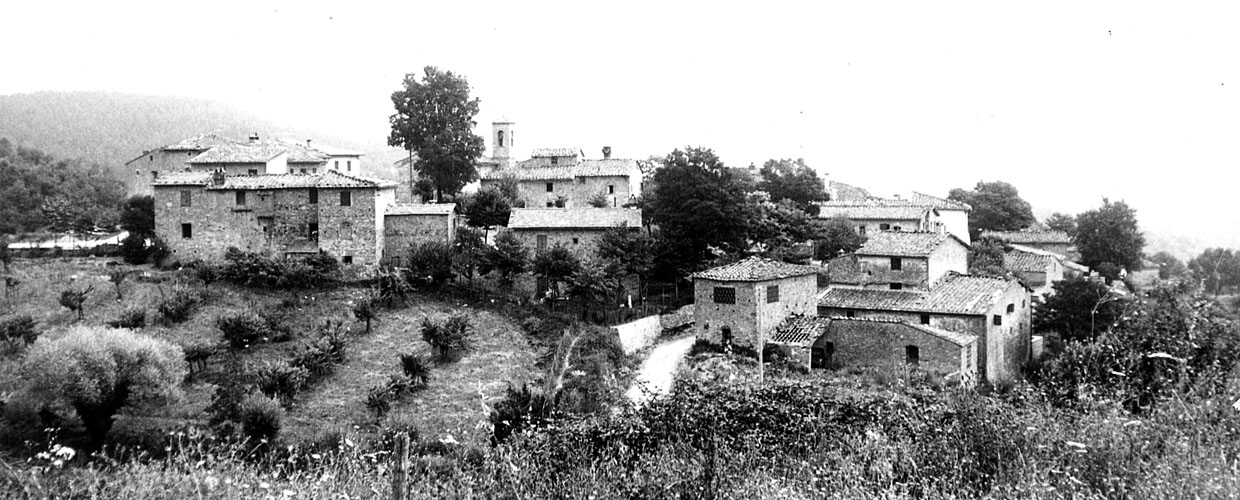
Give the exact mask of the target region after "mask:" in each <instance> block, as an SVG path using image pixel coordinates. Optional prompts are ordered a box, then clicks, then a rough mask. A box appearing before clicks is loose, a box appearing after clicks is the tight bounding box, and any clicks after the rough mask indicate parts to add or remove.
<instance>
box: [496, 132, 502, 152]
mask: <svg viewBox="0 0 1240 500" xmlns="http://www.w3.org/2000/svg"><path fill="white" fill-rule="evenodd" d="M496 136H497V137H498V139H497V140H496V141H495V142H496V143H498V144H499V147H501V148H502V147H504V131H503V130H501V131H499V133H498V134H496Z"/></svg>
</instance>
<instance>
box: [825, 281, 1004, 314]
mask: <svg viewBox="0 0 1240 500" xmlns="http://www.w3.org/2000/svg"><path fill="white" fill-rule="evenodd" d="M1013 284H1017V285H1019V284H1020V282H1019V281H1016V280H1015V279H1014V278H994V277H984V276H970V275H966V274H957V273H954V272H951V273H948V274H947V275H946V277H945V278H944V279H943V280H942V281H940V282H939V283H936V284H935V285H934V286H933V287H931V288H930V291H923V292H915V291H902V290H875V289H856V288H832V289H829V290H827V292H826V293H824V294H822V296H821V298H820V300H819V302H818V305H821V306H826V307H835V308H840V309H865V310H873V311H911V312H934V313H945V314H969V315H977V314H985V313H986V311H988V310H990V308H991V307H992V306H994V304H995V301H997V300H999V297H1000V296H1001V295H1003V292H1005V291H1007V289H1008V288H1009V287H1011V286H1012V285H1013ZM1020 286H1024V285H1020Z"/></svg>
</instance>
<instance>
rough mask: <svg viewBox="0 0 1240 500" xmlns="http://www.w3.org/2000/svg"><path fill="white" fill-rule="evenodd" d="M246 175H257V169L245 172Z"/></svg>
mask: <svg viewBox="0 0 1240 500" xmlns="http://www.w3.org/2000/svg"><path fill="white" fill-rule="evenodd" d="M247 173H249V174H250V175H258V170H257V169H253V168H251V169H250V170H249V172H247Z"/></svg>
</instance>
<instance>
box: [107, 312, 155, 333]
mask: <svg viewBox="0 0 1240 500" xmlns="http://www.w3.org/2000/svg"><path fill="white" fill-rule="evenodd" d="M108 326H110V327H112V328H129V329H131V330H136V329H138V328H142V327H144V326H146V309H143V308H141V307H130V308H127V309H125V310H124V311H122V312H121V315H120V316H117V317H116V319H114V320H112V321H109V322H108Z"/></svg>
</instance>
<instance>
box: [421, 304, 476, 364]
mask: <svg viewBox="0 0 1240 500" xmlns="http://www.w3.org/2000/svg"><path fill="white" fill-rule="evenodd" d="M421 331H422V340H423V341H425V342H426V343H427V344H430V346H431V349H432V350H434V351H435V354H436V357H438V359H439V360H440V361H449V360H451V359H452V353H453V352H454V351H459V350H463V349H468V348H469V334H470V332H472V331H473V326H472V325H470V324H469V317H468V316H466V315H465V313H459V312H458V313H453V314H451V315H449V316H448V317H447V319H445V320H444V321H443V322H442V323H440V322H435V321H431V319H430V318H422V328H421Z"/></svg>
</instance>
